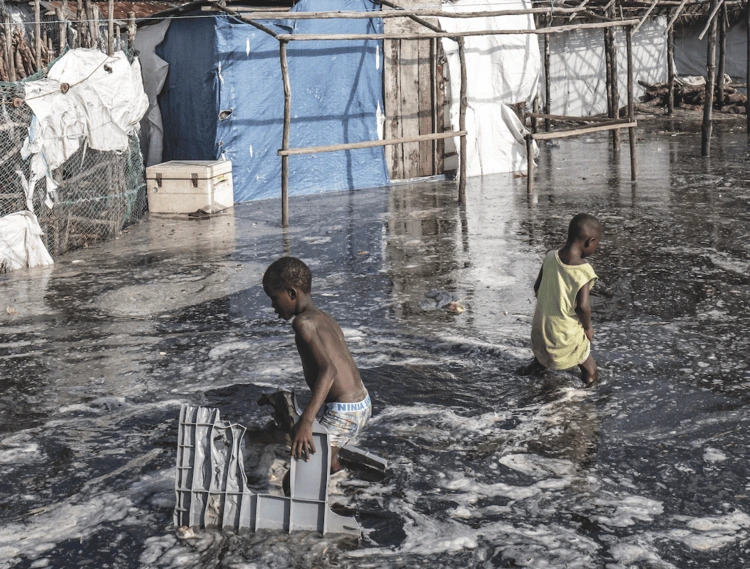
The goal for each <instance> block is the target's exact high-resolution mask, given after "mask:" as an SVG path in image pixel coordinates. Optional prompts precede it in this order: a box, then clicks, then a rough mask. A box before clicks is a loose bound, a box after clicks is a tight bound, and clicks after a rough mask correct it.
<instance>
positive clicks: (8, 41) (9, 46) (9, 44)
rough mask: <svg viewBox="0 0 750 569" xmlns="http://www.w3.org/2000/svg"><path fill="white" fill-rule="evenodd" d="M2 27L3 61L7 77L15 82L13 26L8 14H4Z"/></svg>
mask: <svg viewBox="0 0 750 569" xmlns="http://www.w3.org/2000/svg"><path fill="white" fill-rule="evenodd" d="M3 27H4V29H5V58H6V61H5V63H6V65H7V67H8V79H9V80H10V82H11V83H15V82H16V78H17V77H16V61H15V57H14V56H13V26H12V24H11V23H10V14H5V21H4V22H3Z"/></svg>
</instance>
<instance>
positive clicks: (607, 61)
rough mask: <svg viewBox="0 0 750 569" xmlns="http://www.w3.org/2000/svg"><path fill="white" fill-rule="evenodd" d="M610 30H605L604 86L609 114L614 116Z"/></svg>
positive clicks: (611, 116) (610, 116)
mask: <svg viewBox="0 0 750 569" xmlns="http://www.w3.org/2000/svg"><path fill="white" fill-rule="evenodd" d="M609 41H610V37H609V30H607V29H605V30H604V73H605V75H604V86H605V89H606V92H607V116H608V117H609V118H613V117H614V116H615V115H614V112H613V110H612V59H611V58H610V55H611V51H610V49H609Z"/></svg>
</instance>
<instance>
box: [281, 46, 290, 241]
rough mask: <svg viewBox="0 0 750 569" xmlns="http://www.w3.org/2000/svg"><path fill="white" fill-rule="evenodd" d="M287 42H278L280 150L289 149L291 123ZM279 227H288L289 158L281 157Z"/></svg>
mask: <svg viewBox="0 0 750 569" xmlns="http://www.w3.org/2000/svg"><path fill="white" fill-rule="evenodd" d="M286 46H287V42H285V41H282V42H279V58H280V60H281V80H282V82H283V83H284V131H283V134H282V137H281V149H282V150H287V149H288V148H289V130H290V126H291V122H292V84H291V82H290V80H289V63H288V62H287V58H286ZM281 226H282V227H289V156H282V157H281Z"/></svg>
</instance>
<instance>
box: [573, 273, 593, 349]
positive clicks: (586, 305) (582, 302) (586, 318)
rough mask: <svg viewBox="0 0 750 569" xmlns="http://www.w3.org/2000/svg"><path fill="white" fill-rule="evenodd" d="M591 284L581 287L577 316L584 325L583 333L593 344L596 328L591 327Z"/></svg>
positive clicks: (577, 299) (577, 300)
mask: <svg viewBox="0 0 750 569" xmlns="http://www.w3.org/2000/svg"><path fill="white" fill-rule="evenodd" d="M589 285H590V283H586V284H585V285H583V286H582V287H581V290H579V291H578V294H577V295H576V314H577V315H578V318H579V319H580V321H581V324H583V331H584V333H585V334H586V337H587V338H588V339H589V342H591V341H592V340H593V339H594V328H593V327H592V326H591V303H590V302H589V290H590V288H591V287H590V286H589Z"/></svg>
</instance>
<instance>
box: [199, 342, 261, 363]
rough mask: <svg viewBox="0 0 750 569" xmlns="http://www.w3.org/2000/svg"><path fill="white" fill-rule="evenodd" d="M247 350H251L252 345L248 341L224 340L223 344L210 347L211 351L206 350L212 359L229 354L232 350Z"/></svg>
mask: <svg viewBox="0 0 750 569" xmlns="http://www.w3.org/2000/svg"><path fill="white" fill-rule="evenodd" d="M245 350H247V351H248V352H250V351H252V350H253V345H252V344H251V343H250V342H226V343H224V344H219V345H218V346H216V347H214V348H211V351H210V352H208V357H209V358H211V359H212V360H215V359H218V358H221V357H223V356H225V355H227V354H231V353H232V352H240V351H245Z"/></svg>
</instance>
